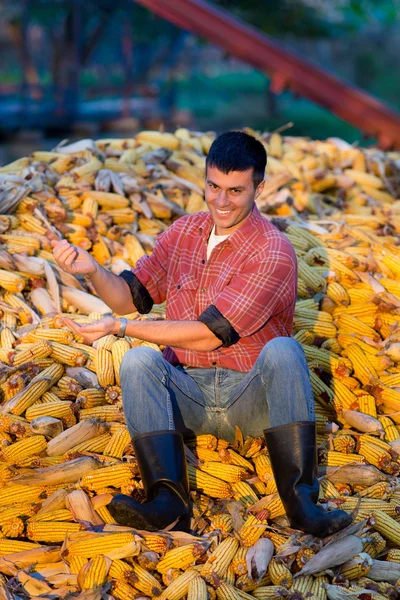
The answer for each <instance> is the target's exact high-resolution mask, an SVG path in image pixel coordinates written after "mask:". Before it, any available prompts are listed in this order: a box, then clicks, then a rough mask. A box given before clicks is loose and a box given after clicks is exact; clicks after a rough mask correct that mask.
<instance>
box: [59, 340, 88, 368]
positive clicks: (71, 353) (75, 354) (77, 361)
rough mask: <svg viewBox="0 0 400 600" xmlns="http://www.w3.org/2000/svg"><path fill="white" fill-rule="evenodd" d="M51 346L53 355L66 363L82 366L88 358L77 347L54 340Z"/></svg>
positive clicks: (60, 361) (72, 365)
mask: <svg viewBox="0 0 400 600" xmlns="http://www.w3.org/2000/svg"><path fill="white" fill-rule="evenodd" d="M51 346H52V352H51V357H52V358H54V360H55V361H57V362H59V363H62V364H64V365H68V366H70V367H82V366H83V365H84V364H85V362H86V360H87V358H86V355H85V354H84V353H83V352H81V351H80V350H79V349H78V348H76V347H73V346H68V345H66V344H60V343H59V342H52V344H51Z"/></svg>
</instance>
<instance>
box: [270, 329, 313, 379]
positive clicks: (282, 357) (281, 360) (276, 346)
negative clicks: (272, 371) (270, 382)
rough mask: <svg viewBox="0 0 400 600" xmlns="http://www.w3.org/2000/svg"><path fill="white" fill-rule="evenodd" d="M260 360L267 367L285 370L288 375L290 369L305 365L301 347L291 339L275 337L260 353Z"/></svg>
mask: <svg viewBox="0 0 400 600" xmlns="http://www.w3.org/2000/svg"><path fill="white" fill-rule="evenodd" d="M260 359H261V360H262V361H263V363H264V364H265V365H266V366H268V367H274V368H277V367H281V368H282V367H284V368H287V369H288V375H289V374H290V368H291V367H293V366H294V365H304V364H305V363H306V359H305V355H304V351H303V349H302V347H301V345H300V344H299V342H298V341H297V340H295V339H293V338H291V337H276V338H273V339H272V340H270V341H269V342H267V344H266V345H265V346H264V348H263V349H262V351H261V353H260Z"/></svg>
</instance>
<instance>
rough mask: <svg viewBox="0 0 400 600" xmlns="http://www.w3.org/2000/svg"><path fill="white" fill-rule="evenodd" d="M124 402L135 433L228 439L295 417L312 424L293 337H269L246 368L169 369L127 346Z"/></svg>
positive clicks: (146, 351) (155, 356)
mask: <svg viewBox="0 0 400 600" xmlns="http://www.w3.org/2000/svg"><path fill="white" fill-rule="evenodd" d="M120 377H121V387H122V400H123V406H124V412H125V417H126V422H127V426H128V429H129V432H130V434H131V436H132V437H134V436H135V435H136V434H137V433H147V432H151V431H159V430H165V429H177V430H178V431H180V432H181V433H182V434H183V435H184V437H185V438H191V437H193V436H194V435H200V434H204V433H211V434H214V435H215V436H216V437H219V438H223V439H226V440H228V441H233V439H234V436H235V425H238V426H239V427H240V429H241V430H242V433H243V435H244V436H247V435H250V436H260V435H262V432H263V429H266V428H268V427H274V426H277V425H286V424H288V423H293V422H296V421H313V420H315V413H314V398H313V393H312V389H311V384H310V379H309V371H308V366H307V361H306V358H305V355H304V352H303V349H302V347H301V345H300V344H299V343H298V342H297V341H296V340H294V339H293V338H290V337H278V338H274V339H272V340H271V341H269V342H268V343H267V344H266V345H265V346H264V348H263V350H262V351H261V353H260V355H259V357H258V359H257V361H256V363H255V365H254V367H253V368H252V370H251V371H250V372H241V371H234V370H232V369H225V368H222V367H215V368H207V369H203V368H201V369H199V368H192V367H173V366H172V365H170V364H169V363H168V362H167V361H166V360H165V359H164V358H163V356H162V354H161V353H160V352H158V351H157V350H154V349H152V348H148V347H146V346H139V347H137V348H132V349H131V350H128V352H127V353H126V354H125V356H124V358H123V360H122V364H121V370H120Z"/></svg>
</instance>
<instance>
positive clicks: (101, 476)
mask: <svg viewBox="0 0 400 600" xmlns="http://www.w3.org/2000/svg"><path fill="white" fill-rule="evenodd" d="M134 474H135V473H134V470H133V469H132V468H131V467H130V466H129V465H128V464H124V463H120V464H116V465H112V466H110V467H104V468H102V469H97V470H96V471H93V472H92V473H88V474H87V475H84V476H83V477H82V479H81V481H80V486H81V487H82V488H87V489H88V490H96V489H99V488H102V487H104V486H105V485H110V486H114V487H120V486H121V484H122V483H125V482H126V481H127V480H130V479H132V478H133V476H134Z"/></svg>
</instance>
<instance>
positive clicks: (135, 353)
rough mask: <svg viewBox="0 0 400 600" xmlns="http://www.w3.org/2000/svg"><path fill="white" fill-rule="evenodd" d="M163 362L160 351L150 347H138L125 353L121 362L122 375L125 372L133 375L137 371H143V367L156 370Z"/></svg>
mask: <svg viewBox="0 0 400 600" xmlns="http://www.w3.org/2000/svg"><path fill="white" fill-rule="evenodd" d="M163 360H164V359H163V356H162V354H161V352H158V350H155V349H154V348H149V347H148V346H137V347H136V348H131V349H130V350H128V351H127V352H125V354H124V356H123V359H122V362H121V367H120V373H121V374H122V373H123V372H124V371H127V372H128V373H130V374H132V372H134V370H135V369H141V370H142V369H143V367H144V368H148V369H155V368H157V367H159V366H160V365H161V364H162V362H163Z"/></svg>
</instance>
